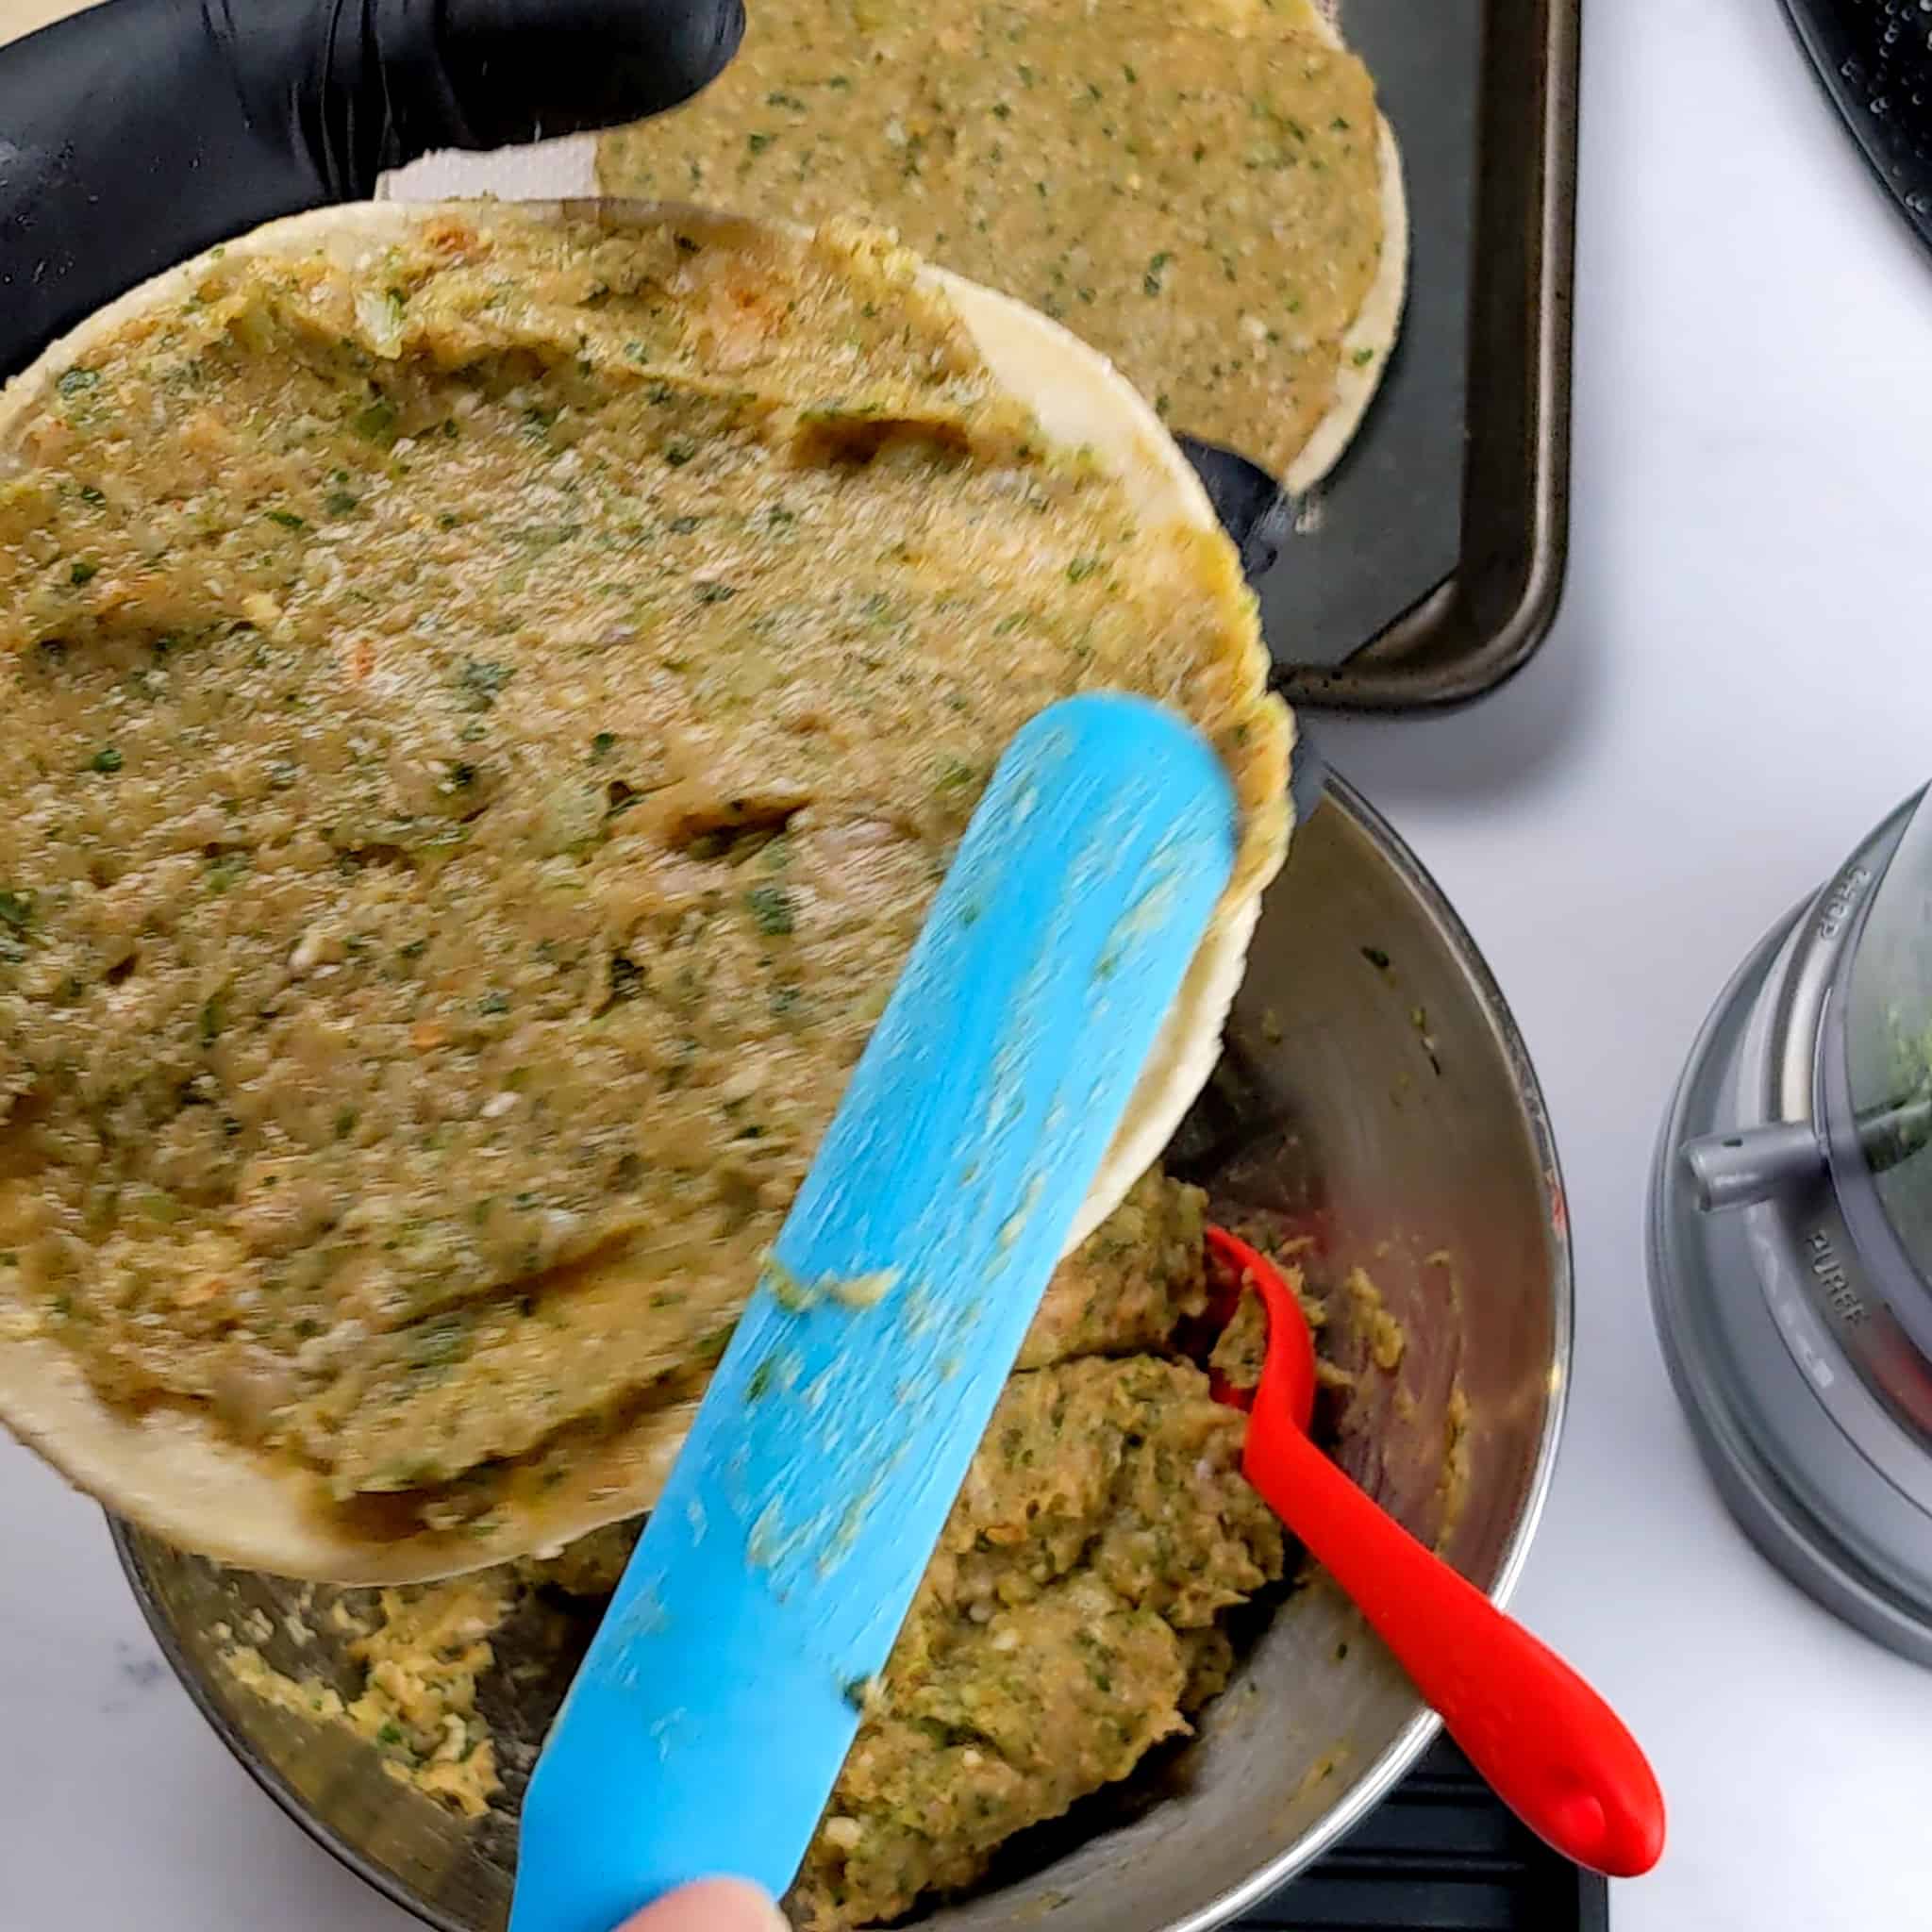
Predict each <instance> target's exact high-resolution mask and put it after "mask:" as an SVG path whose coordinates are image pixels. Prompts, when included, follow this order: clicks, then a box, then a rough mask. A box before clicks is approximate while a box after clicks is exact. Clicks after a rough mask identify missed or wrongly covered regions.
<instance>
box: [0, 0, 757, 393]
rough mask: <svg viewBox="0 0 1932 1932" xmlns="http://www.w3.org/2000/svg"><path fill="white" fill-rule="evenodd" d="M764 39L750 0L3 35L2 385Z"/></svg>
mask: <svg viewBox="0 0 1932 1932" xmlns="http://www.w3.org/2000/svg"><path fill="white" fill-rule="evenodd" d="M743 30H744V8H743V0H107V4H105V5H103V6H99V7H96V8H92V10H91V11H89V12H86V13H80V14H76V15H75V16H74V17H73V18H72V19H69V20H65V21H61V22H59V23H58V24H57V25H53V26H50V27H45V28H43V29H42V31H41V32H39V33H35V34H29V35H28V36H27V37H26V38H25V40H23V41H17V42H14V43H13V44H11V45H10V46H6V47H0V375H10V374H12V373H13V372H14V371H16V370H18V369H20V368H23V367H24V366H25V364H26V363H27V362H28V361H29V360H31V358H33V356H34V355H35V354H36V352H37V351H38V350H39V349H41V348H42V346H43V345H44V344H45V343H46V342H47V341H49V340H50V339H51V338H53V337H54V336H56V335H58V333H59V332H60V331H61V330H62V329H65V328H68V327H70V326H72V325H73V324H75V323H76V322H78V321H79V320H80V319H81V318H82V317H83V316H85V315H86V314H87V313H88V312H89V311H90V310H92V309H94V308H99V307H100V306H101V304H102V303H104V302H106V301H108V300H109V299H110V298H111V297H113V296H115V295H118V294H120V293H121V292H122V291H124V290H125V289H129V288H132V287H133V286H134V284H135V283H137V282H140V281H142V280H144V279H145V278H146V277H147V276H149V275H154V274H156V273H158V271H159V270H161V269H164V268H166V267H168V266H169V265H170V264H172V263H174V262H176V261H179V260H181V259H183V258H185V257H187V256H190V255H192V254H194V253H195V252H196V251H197V250H199V249H201V248H205V247H207V246H208V244H209V243H210V242H219V241H222V240H224V239H225V237H227V236H230V235H236V234H241V233H242V232H243V231H245V230H246V229H248V228H251V227H254V226H255V225H258V223H261V222H265V221H270V220H273V219H274V218H275V216H277V215H286V214H293V213H296V212H297V211H298V210H300V209H302V208H318V207H321V206H323V205H325V204H326V203H329V202H337V201H355V200H360V199H363V198H365V197H367V196H368V195H369V194H371V193H373V192H374V191H375V179H376V176H377V175H379V174H381V173H382V172H383V171H384V170H385V169H388V168H394V167H398V166H400V165H401V164H402V163H404V162H405V161H408V160H412V159H414V158H416V157H417V156H418V155H422V154H425V153H427V152H428V151H429V150H430V149H432V148H446V147H457V148H491V147H502V146H506V145H508V144H509V143H510V142H521V141H532V140H536V139H539V138H541V137H542V136H545V135H553V134H575V133H580V132H582V131H584V130H585V129H588V128H593V127H607V126H610V125H614V124H616V123H618V122H621V121H630V120H637V119H640V118H641V117H642V116H644V115H647V114H656V113H661V112H662V111H663V110H664V109H665V108H674V107H675V106H676V105H677V104H678V103H679V102H680V101H685V100H689V99H690V98H691V95H692V94H694V93H696V92H698V90H699V89H700V88H702V87H704V86H705V85H706V84H707V83H708V81H710V80H712V79H714V78H715V77H716V76H717V75H718V74H719V73H720V72H721V71H722V70H723V68H724V64H725V62H726V61H728V60H729V59H730V58H731V56H732V55H733V54H734V53H735V52H736V51H737V48H738V42H739V39H740V36H741V34H742V33H743Z"/></svg>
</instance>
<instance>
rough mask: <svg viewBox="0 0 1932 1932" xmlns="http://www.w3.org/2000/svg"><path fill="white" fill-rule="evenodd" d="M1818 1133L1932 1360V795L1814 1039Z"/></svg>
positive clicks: (1864, 914) (1864, 1251)
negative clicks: (1816, 1060) (1817, 1038)
mask: <svg viewBox="0 0 1932 1932" xmlns="http://www.w3.org/2000/svg"><path fill="white" fill-rule="evenodd" d="M1814 1093H1815V1106H1816V1108H1817V1115H1818V1119H1817V1126H1818V1131H1819V1136H1820V1139H1821V1141H1823V1143H1824V1151H1825V1156H1826V1158H1827V1160H1828V1162H1829V1165H1830V1169H1831V1178H1832V1185H1833V1187H1834V1188H1835V1190H1836V1191H1837V1194H1838V1199H1839V1204H1840V1208H1841V1210H1842V1211H1843V1214H1844V1217H1845V1222H1846V1224H1847V1227H1848V1229H1849V1231H1850V1233H1851V1235H1852V1238H1853V1241H1854V1242H1855V1243H1856V1245H1857V1249H1858V1252H1859V1257H1860V1258H1861V1259H1862V1260H1863V1262H1864V1263H1865V1266H1866V1268H1867V1269H1868V1270H1869V1271H1870V1273H1871V1275H1872V1278H1873V1280H1874V1285H1876V1286H1877V1287H1878V1289H1879V1291H1880V1292H1881V1293H1883V1295H1884V1296H1885V1299H1886V1301H1887V1302H1888V1303H1889V1304H1890V1307H1891V1309H1892V1312H1893V1313H1894V1314H1895V1315H1896V1316H1897V1318H1898V1320H1899V1323H1900V1325H1901V1326H1903V1327H1904V1328H1905V1329H1906V1330H1907V1333H1908V1334H1909V1335H1910V1336H1911V1337H1912V1339H1913V1341H1915V1342H1916V1343H1917V1344H1918V1346H1919V1347H1920V1348H1921V1349H1922V1350H1924V1351H1926V1352H1927V1353H1928V1354H1932V788H1928V789H1927V791H1923V792H1921V793H1920V794H1919V797H1918V799H1917V801H1916V802H1915V803H1914V805H1913V807H1912V809H1911V816H1910V818H1909V819H1908V821H1907V824H1906V827H1905V830H1904V832H1903V833H1902V834H1901V836H1900V838H1899V841H1898V843H1897V844H1896V845H1895V846H1894V847H1893V848H1892V851H1891V855H1890V858H1889V859H1888V860H1887V861H1886V864H1885V868H1884V870H1883V872H1882V873H1881V874H1880V875H1879V878H1878V881H1877V883H1876V885H1875V886H1874V888H1873V889H1872V891H1870V892H1869V893H1867V895H1866V896H1865V900H1864V904H1863V906H1862V908H1860V910H1859V913H1858V915H1857V926H1856V927H1855V929H1854V931H1853V932H1852V934H1851V935H1850V943H1849V944H1848V945H1847V946H1846V947H1845V949H1844V951H1843V953H1842V955H1841V956H1840V962H1839V967H1838V971H1837V973H1836V974H1835V984H1834V985H1833V988H1832V992H1831V997H1830V999H1829V1001H1828V1002H1827V1005H1826V1008H1825V1012H1824V1024H1823V1025H1822V1026H1821V1028H1820V1032H1819V1041H1818V1069H1817V1084H1816V1087H1815V1090H1814Z"/></svg>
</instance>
